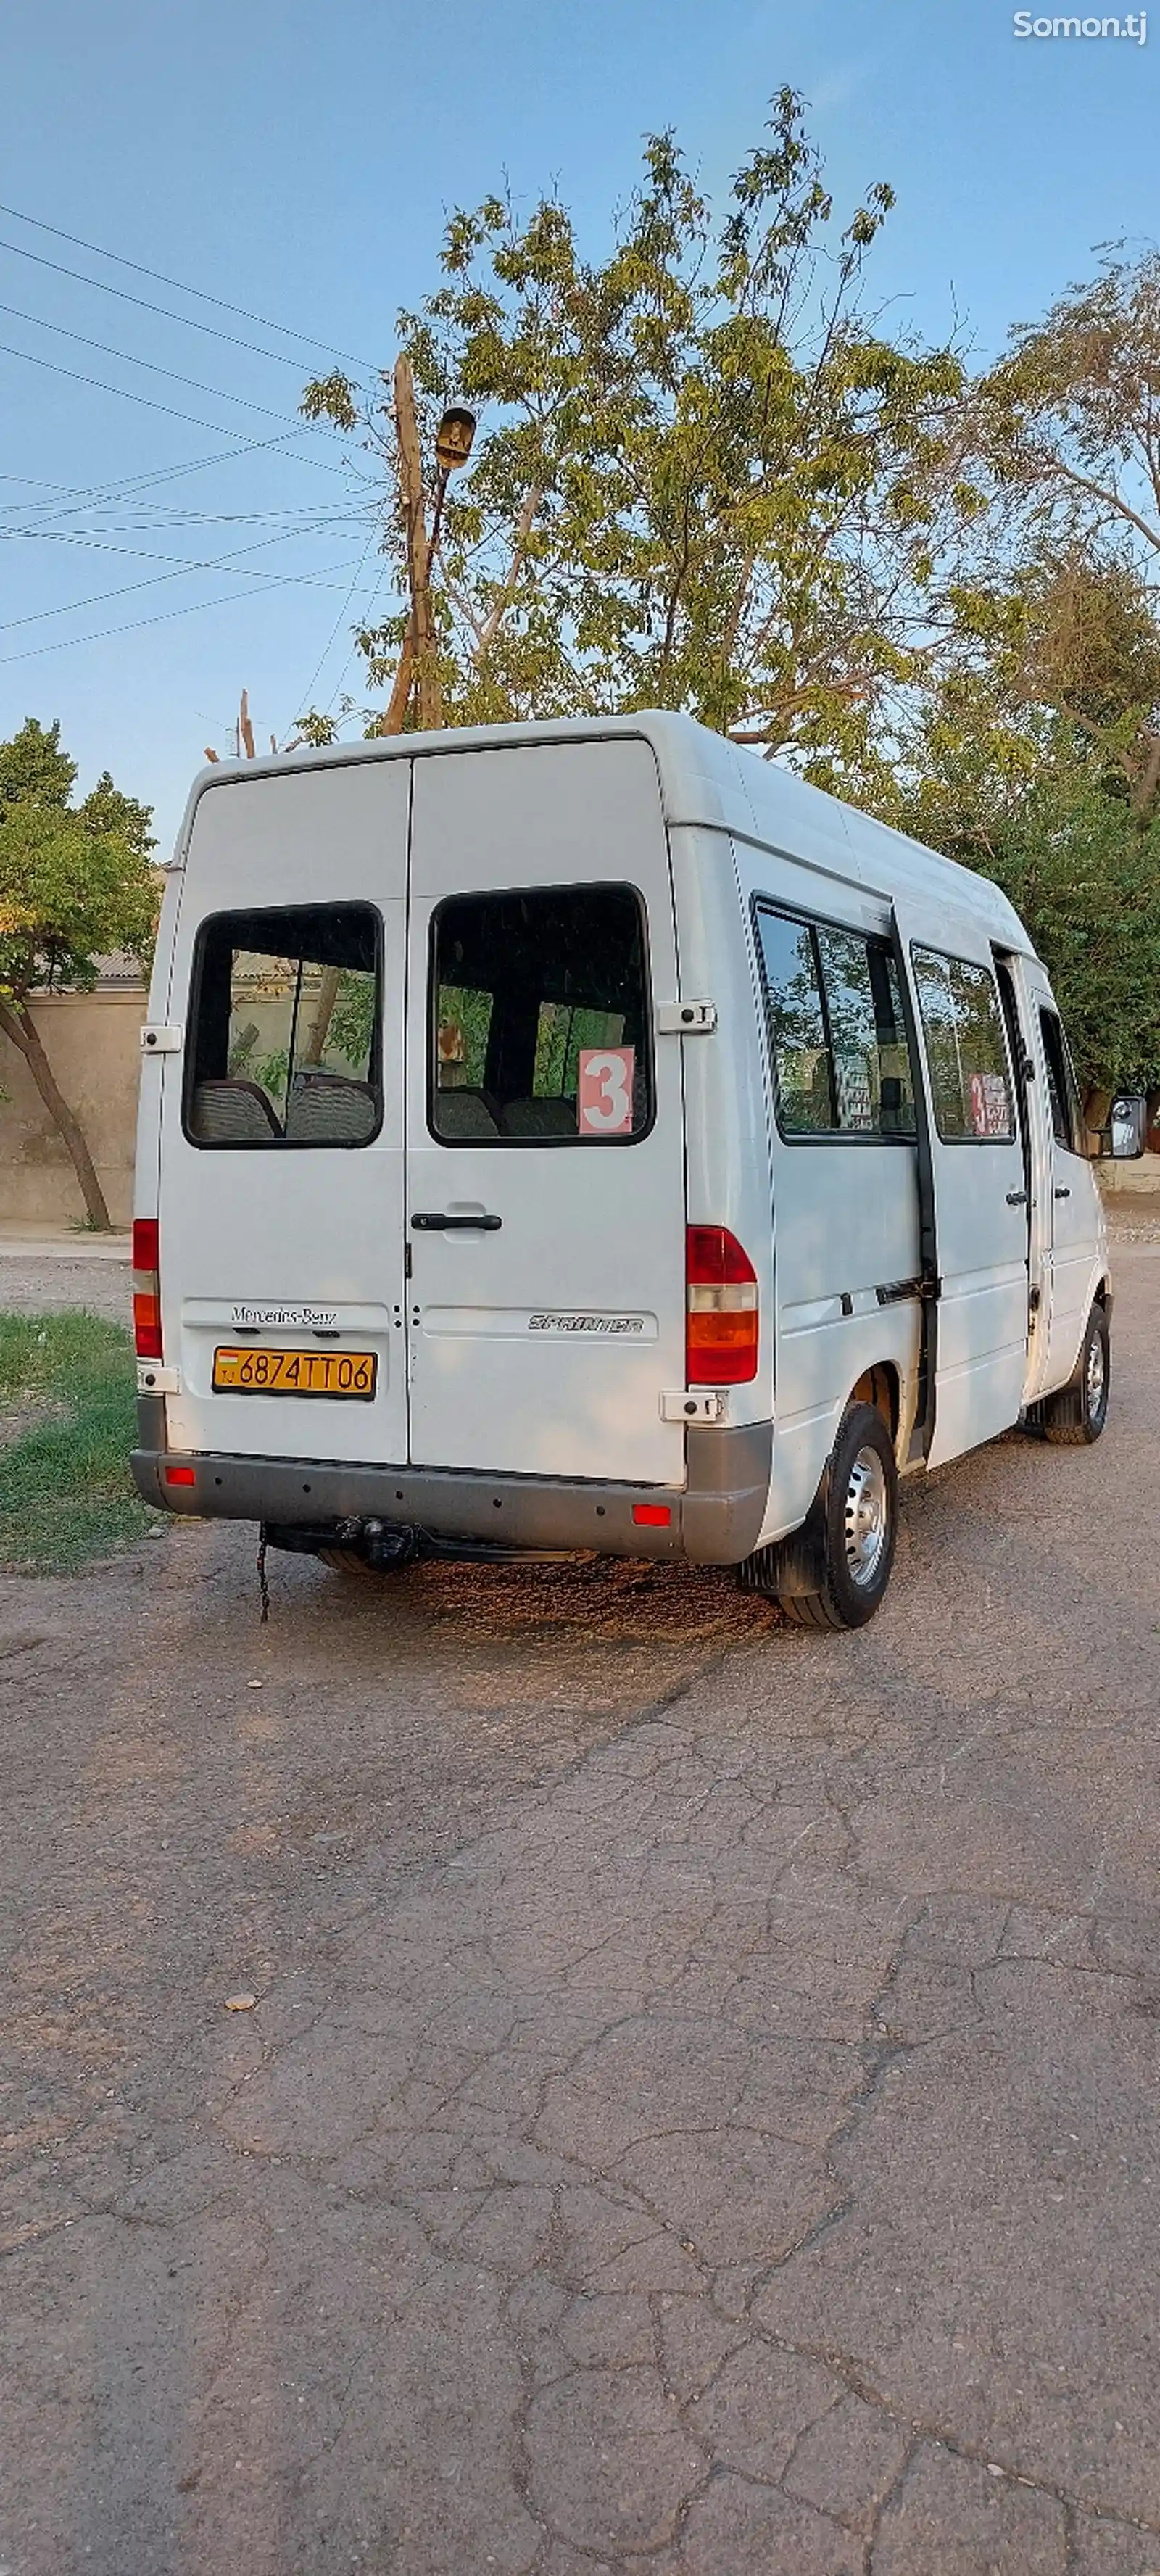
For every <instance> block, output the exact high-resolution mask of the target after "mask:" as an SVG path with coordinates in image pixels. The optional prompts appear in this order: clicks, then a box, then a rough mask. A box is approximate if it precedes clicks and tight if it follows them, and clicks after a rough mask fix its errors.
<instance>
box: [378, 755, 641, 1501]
mask: <svg viewBox="0 0 1160 2576" xmlns="http://www.w3.org/2000/svg"><path fill="white" fill-rule="evenodd" d="M407 990H408V1042H407V1057H408V1064H407V1194H408V1217H407V1226H408V1242H409V1247H410V1260H411V1286H410V1294H409V1300H408V1304H409V1331H410V1336H411V1457H412V1459H413V1461H414V1462H415V1463H416V1464H417V1465H421V1466H428V1467H453V1468H469V1469H470V1468H475V1469H482V1470H483V1471H484V1472H490V1473H502V1472H506V1473H514V1474H521V1473H522V1474H528V1475H540V1476H544V1475H546V1476H566V1477H586V1478H592V1479H594V1480H600V1481H603V1480H605V1479H607V1480H608V1481H610V1482H624V1483H633V1484H641V1485H669V1486H679V1485H681V1484H683V1482H684V1472H685V1461H684V1445H685V1444H684V1430H683V1426H682V1423H681V1421H680V1419H679V1417H678V1418H677V1419H667V1418H666V1417H665V1415H664V1414H663V1413H662V1405H661V1399H662V1396H663V1395H665V1394H666V1393H670V1392H674V1391H676V1392H679V1391H680V1390H682V1389H683V1388H684V1384H685V1159H684V1122H683V1110H682V1068H681V1046H680V1041H679V1040H678V1039H677V1038H675V1037H672V1036H668V1037H658V1036H657V1034H656V1005H657V1003H658V1002H666V1001H674V1000H675V999H676V997H677V993H678V990H679V987H678V982H677V956H676V936H675V922H674V910H673V891H672V881H671V875H670V868H669V853H668V842H667V836H666V833H665V827H664V819H663V815H662V811H661V801H660V789H659V782H658V778H657V769H656V762H655V760H654V757H653V754H652V752H651V750H650V748H649V746H648V745H647V743H644V742H635V741H631V740H629V741H609V742H599V741H596V742H584V743H561V744H556V745H552V744H544V745H539V744H529V745H527V746H526V747H512V748H504V749H496V750H494V751H474V750H472V751H455V750H449V751H448V752H447V753H446V754H445V755H439V756H434V757H432V756H427V757H424V758H422V759H419V760H417V761H416V763H415V790H414V807H413V821H412V834H411V911H410V932H409V968H408V988H407Z"/></svg>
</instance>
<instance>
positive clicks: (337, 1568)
mask: <svg viewBox="0 0 1160 2576" xmlns="http://www.w3.org/2000/svg"><path fill="white" fill-rule="evenodd" d="M318 1562H319V1564H320V1565H328V1566H329V1567H330V1571H331V1573H332V1574H390V1573H391V1572H393V1568H392V1567H391V1566H382V1565H372V1564H371V1561H370V1558H369V1556H360V1555H359V1552H358V1549H357V1547H320V1548H319V1550H318Z"/></svg>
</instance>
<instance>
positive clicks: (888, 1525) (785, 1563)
mask: <svg viewBox="0 0 1160 2576" xmlns="http://www.w3.org/2000/svg"><path fill="white" fill-rule="evenodd" d="M897 1536H898V1468H897V1465H896V1462H895V1456H894V1444H893V1442H892V1440H891V1437H890V1433H889V1431H888V1429H887V1426H886V1424H885V1422H884V1421H883V1419H882V1416H881V1414H880V1413H879V1412H878V1411H877V1410H876V1408H875V1406H874V1405H872V1404H851V1405H849V1406H848V1407H847V1410H846V1412H845V1413H844V1415H843V1417H842V1422H841V1426H840V1429H839V1432H838V1437H837V1439H836V1440H835V1442H834V1446H833V1449H832V1451H831V1453H830V1460H829V1465H828V1466H827V1468H826V1473H825V1477H824V1479H823V1483H822V1489H821V1492H820V1493H819V1495H818V1499H817V1501H816V1503H815V1505H814V1508H813V1511H812V1512H811V1514H810V1518H809V1520H808V1522H807V1523H806V1526H805V1528H804V1529H803V1530H800V1531H798V1532H797V1533H795V1535H794V1537H792V1538H789V1539H785V1540H783V1541H782V1542H781V1544H780V1546H775V1547H771V1548H762V1549H761V1550H760V1551H759V1552H758V1555H757V1556H755V1557H751V1558H750V1559H749V1561H748V1564H747V1565H745V1566H743V1567H742V1568H741V1579H742V1582H743V1584H744V1585H745V1587H746V1589H747V1590H752V1591H756V1592H765V1593H772V1594H773V1595H774V1596H775V1598H776V1599H777V1600H778V1601H780V1603H781V1607H782V1609H783V1610H784V1611H785V1614H786V1617H787V1618H788V1619H792V1620H793V1621H794V1622H795V1623H796V1624H797V1625H798V1626H799V1627H803V1628H864V1627H865V1625H866V1622H867V1620H868V1619H872V1618H873V1616H874V1613H875V1611H876V1610H877V1608H878V1605H879V1603H880V1601H881V1600H882V1598H883V1596H884V1594H885V1591H886V1586H887V1584H888V1583H889V1581H890V1569H891V1567H892V1565H893V1563H894V1548H895V1542H896V1539H897Z"/></svg>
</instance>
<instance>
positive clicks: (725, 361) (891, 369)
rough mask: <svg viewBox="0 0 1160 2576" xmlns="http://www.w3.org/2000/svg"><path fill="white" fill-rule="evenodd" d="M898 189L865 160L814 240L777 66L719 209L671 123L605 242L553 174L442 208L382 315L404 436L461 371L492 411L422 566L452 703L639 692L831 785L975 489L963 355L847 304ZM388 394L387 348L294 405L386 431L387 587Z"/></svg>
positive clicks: (808, 182)
mask: <svg viewBox="0 0 1160 2576" xmlns="http://www.w3.org/2000/svg"><path fill="white" fill-rule="evenodd" d="M892 203H893V198H892V195H891V191H890V189H889V188H888V187H886V186H885V185H884V184H881V183H878V184H876V185H875V186H874V187H872V188H871V189H870V190H869V191H868V194H867V197H866V200H865V203H864V204H863V205H862V206H861V207H860V208H858V209H857V210H856V211H855V212H854V214H853V216H852V217H851V220H850V221H849V223H848V224H847V225H846V227H845V229H844V231H843V232H842V233H841V236H840V238H839V239H838V240H836V241H835V240H833V238H832V227H833V204H832V199H831V197H830V194H829V192H828V190H827V189H826V187H825V184H824V179H823V174H822V169H821V165H820V163H819V159H818V155H817V153H816V151H815V149H814V147H813V145H812V144H811V142H810V141H809V138H808V136H807V134H806V131H805V128H804V122H803V109H802V102H801V101H800V99H798V98H797V96H796V95H795V94H794V93H793V92H792V91H790V90H783V91H782V92H781V93H780V95H779V96H778V97H777V99H776V100H775V101H774V104H773V111H772V115H771V118H770V122H769V125H768V126H767V128H766V132H765V136H764V138H763V141H762V143H761V144H760V145H759V147H758V148H757V149H756V150H755V151H754V152H752V153H751V154H750V156H749V158H748V159H747V160H746V161H745V163H744V164H743V166H742V167H741V168H740V169H739V170H738V171H737V173H736V175H735V177H734V179H733V181H732V184H731V189H730V194H729V200H728V204H727V206H726V207H725V209H724V211H723V213H721V214H720V215H718V216H715V215H714V213H713V210H712V209H711V207H710V206H709V204H708V203H707V202H706V200H705V198H704V197H703V196H702V194H701V193H700V191H699V190H698V188H697V186H696V184H695V182H694V180H693V179H692V177H691V176H690V174H689V172H688V170H687V168H686V166H685V163H684V161H683V159H682V156H681V153H680V150H679V148H678V146H677V143H676V141H675V139H674V137H673V135H672V134H671V133H668V134H662V135H657V136H653V137H652V138H651V139H650V140H649V142H648V144H647V146H646V149H645V155H644V173H643V178H642V181H641V184H640V186H639V188H638V190H637V192H636V194H635V195H634V196H633V197H632V199H631V201H630V203H629V205H628V207H627V209H626V211H625V212H624V213H623V215H622V216H621V217H620V218H619V219H618V220H617V222H616V225H615V230H614V240H613V246H612V249H611V251H610V253H609V255H608V257H607V258H605V259H604V260H603V261H601V262H597V263H592V262H590V261H587V260H585V258H584V257H583V256H582V253H581V250H580V247H579V245H578V243H577V240H576V235H575V229H574V226H573V222H572V218H571V216H570V215H569V213H568V212H567V210H566V208H565V207H564V206H562V205H561V204H560V203H558V202H557V201H556V200H555V199H552V198H546V199H544V200H543V201H542V202H541V203H540V204H538V205H537V206H535V207H534V208H533V210H532V212H531V213H530V214H529V215H528V216H527V217H526V219H525V218H521V217H520V216H518V215H517V214H516V212H515V211H514V209H513V208H512V206H511V204H510V203H509V202H508V201H506V200H505V199H503V198H501V197H491V198H488V199H486V200H485V201H484V203H483V204H482V205H481V206H480V207H479V208H478V209H476V210H475V211H474V212H470V213H469V212H459V213H456V214H454V215H453V216H452V218H451V220H450V222H449V224H448V226H447V230H446V235H445V238H444V243H443V249H442V266H443V271H444V282H443V284H442V285H441V286H439V287H438V289H437V290H436V291H435V292H434V293H433V294H432V295H430V296H429V297H428V298H427V300H426V302H425V303H424V304H423V305H422V307H421V308H420V310H419V311H418V312H415V313H409V314H403V315H402V316H401V317H400V330H401V334H402V338H403V344H404V347H405V349H406V351H407V353H408V355H409V357H410V359H411V362H412V366H413V369H414V375H415V381H416V386H417V389H418V403H419V415H420V431H421V436H422V445H423V451H424V455H425V456H428V457H429V456H431V455H432V453H433V444H434V441H433V432H434V427H435V423H436V421H437V420H438V417H439V414H440V412H441V411H442V409H443V408H444V406H445V405H446V404H447V403H448V402H449V401H450V400H451V399H452V398H453V397H454V398H458V399H461V400H466V401H467V402H468V403H469V404H471V405H472V406H473V407H474V408H475V409H476V410H477V411H478V413H479V415H480V419H481V431H480V435H479V437H478V438H477V442H476V446H475V450H474V453H473V461H472V464H471V467H470V469H469V470H468V471H467V472H465V473H464V474H463V475H462V476H461V477H459V478H457V479H456V481H455V483H454V485H453V486H452V487H451V490H450V493H449V495H448V498H447V503H446V510H445V517H444V528H443V551H442V554H441V557H440V562H439V569H438V577H437V587H436V597H435V617H436V624H437V636H438V644H439V649H440V655H441V672H440V677H441V685H442V693H443V699H444V705H445V708H446V711H447V716H448V720H449V721H450V722H452V723H456V724H474V723H486V722H493V721H498V720H504V719H510V718H521V717H530V716H544V715H555V714H566V713H594V712H603V711H607V710H613V709H617V710H628V709H632V708H636V707H642V706H658V705H659V706H668V707H679V708H685V709H687V710H689V711H690V712H691V713H693V714H694V715H696V716H698V717H699V718H700V719H701V720H702V722H704V723H706V724H709V725H712V726H715V727H716V728H718V729H719V730H721V731H723V732H728V733H730V734H732V735H733V737H734V738H735V739H738V740H743V741H747V742H751V743H754V744H760V745H761V746H762V747H763V748H764V749H766V750H767V751H768V752H770V753H773V752H775V751H779V752H782V753H783V754H787V755H788V756H790V757H792V758H794V759H795V761H797V762H798V764H799V765H800V766H802V767H804V768H805V769H806V771H807V772H808V774H809V775H811V776H814V777H817V778H819V779H820V780H821V781H822V782H823V783H825V784H833V783H836V782H837V781H838V779H839V778H840V777H841V776H842V774H843V772H844V771H845V770H846V769H847V768H848V767H849V766H850V765H851V764H856V763H858V762H862V763H865V762H867V761H868V760H870V759H871V756H872V755H871V744H872V738H873V734H874V729H875V725H876V723H878V722H879V721H880V720H881V710H882V706H883V703H884V701H885V700H886V699H887V698H888V697H889V695H890V693H891V692H892V691H894V690H896V689H897V688H898V687H899V686H900V685H902V684H903V683H904V682H905V681H906V679H907V678H908V676H910V675H911V673H912V671H913V668H914V654H915V650H916V646H917V644H918V642H919V640H920V629H921V622H922V613H923V602H924V596H925V590H926V587H927V584H928V583H929V579H930V573H931V566H932V563H933V560H934V558H935V556H936V555H937V554H938V552H939V550H940V549H941V547H942V546H943V545H944V544H945V541H946V536H947V520H948V513H949V514H950V515H952V516H953V512H954V509H955V508H956V506H962V505H963V504H964V501H965V500H968V501H969V495H964V494H963V493H961V492H959V491H958V490H957V488H956V486H955V481H954V477H953V475H951V474H950V473H949V471H948V464H949V458H948V450H947V447H946V443H945V438H944V426H945V422H946V420H947V417H948V415H949V409H950V407H951V406H953V404H954V403H955V402H956V401H957V400H958V398H959V396H960V394H961V389H962V372H961V368H960V365H959V362H958V360H957V358H956V357H955V355H954V354H953V352H951V351H949V350H945V349H943V350H933V351H931V350H926V349H922V348H911V347H907V346H905V345H901V344H900V343H899V342H898V341H897V340H896V339H893V338H890V337H888V336H886V335H885V334H884V333H883V331H882V330H880V329H879V328H877V327H875V326H874V324H873V322H872V321H867V320H866V319H865V318H864V317H863V315H862V313H861V310H860V289H861V282H862V276H863V270H864V266H865V262H866V258H867V254H868V252H869V251H870V249H871V247H872V245H873V243H874V241H875V239H876V236H877V234H878V232H879V230H880V227H881V225H882V223H883V222H884V220H885V218H886V216H887V214H888V212H889V209H890V207H891V205H892ZM390 396H391V380H390V378H389V376H387V375H386V374H384V375H383V377H382V379H381V380H380V385H379V390H378V395H377V398H374V399H372V400H371V402H370V404H369V406H366V405H362V404H360V401H359V398H358V396H357V394H356V390H355V388H354V386H353V385H352V384H351V383H350V382H349V380H348V379H347V378H345V377H343V376H341V375H337V374H336V375H333V376H331V377H329V378H327V379H325V380H323V381H320V382H317V383H315V384H314V385H312V386H310V387H308V388H307V391H306V395H305V398H304V402H303V409H304V411H305V412H306V413H307V415H308V416H309V417H312V418H317V417H322V416H325V417H328V418H330V419H331V420H333V421H334V422H336V423H337V425H338V426H339V427H341V428H343V429H345V430H347V431H350V432H352V433H355V434H361V435H362V437H363V438H364V440H365V441H366V442H367V443H368V444H369V446H370V447H371V449H372V451H373V452H374V453H375V454H376V455H377V456H378V457H379V458H380V460H381V462H382V464H383V467H384V471H385V475H386V478H387V481H386V492H385V498H384V515H385V530H384V549H385V551H386V553H387V555H388V558H389V559H390V561H391V563H392V565H393V567H394V569H395V572H396V575H397V581H398V590H399V593H400V595H401V596H402V597H404V598H405V596H406V594H405V589H404V582H403V569H404V535H405V532H404V528H403V524H402V517H401V513H400V509H399V506H398V488H397V480H396V475H395V442H394V423H393V415H392V410H391V399H390ZM406 630H407V611H406V609H405V607H403V606H400V607H398V608H397V609H396V610H395V611H393V612H392V613H391V614H389V615H388V616H387V617H385V618H384V619H383V620H382V621H381V622H380V623H378V624H376V625H374V626H373V627H368V628H367V629H366V630H365V631H364V632H363V633H362V634H361V635H360V637H359V639H358V640H359V643H360V646H361V649H362V652H363V654H364V656H365V660H366V665H367V669H368V673H369V676H370V678H371V680H372V681H373V682H374V683H375V684H379V685H381V684H382V683H383V682H384V681H386V680H387V679H388V678H389V677H390V676H391V674H392V672H393V670H394V668H395V666H396V664H397V662H398V658H399V654H400V650H401V647H402V644H403V639H404V636H405V634H406ZM307 723H308V724H309V725H310V726H311V727H313V728H314V729H315V731H317V728H318V726H319V725H320V724H321V727H322V730H323V733H325V731H326V726H327V719H325V718H322V719H319V718H318V717H316V716H314V715H313V714H312V715H311V716H309V717H308V719H307ZM374 729H375V720H374V718H373V716H372V718H371V721H370V725H369V730H371V731H373V730H374Z"/></svg>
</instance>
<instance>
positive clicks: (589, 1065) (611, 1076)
mask: <svg viewBox="0 0 1160 2576" xmlns="http://www.w3.org/2000/svg"><path fill="white" fill-rule="evenodd" d="M635 1068H636V1048H635V1047H581V1049H580V1054H579V1057H578V1059H577V1083H576V1123H577V1125H578V1127H579V1129H580V1133H581V1135H582V1136H630V1135H631V1134H632V1085H633V1076H634V1072H635Z"/></svg>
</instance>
